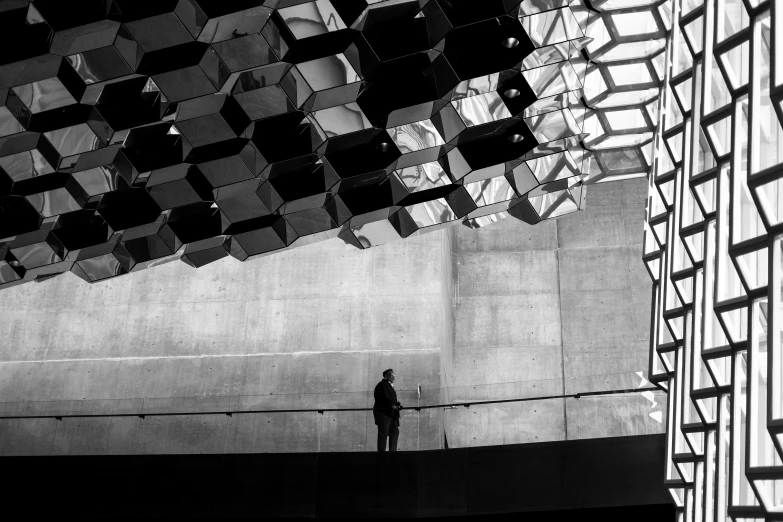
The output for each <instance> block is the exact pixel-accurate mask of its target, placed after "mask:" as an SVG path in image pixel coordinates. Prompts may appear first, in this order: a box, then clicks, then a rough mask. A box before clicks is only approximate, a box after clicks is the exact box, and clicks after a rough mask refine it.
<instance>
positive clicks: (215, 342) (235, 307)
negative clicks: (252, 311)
mask: <svg viewBox="0 0 783 522" xmlns="http://www.w3.org/2000/svg"><path fill="white" fill-rule="evenodd" d="M246 310H247V305H246V303H244V302H241V301H231V302H228V303H219V302H208V301H205V302H194V303H178V304H177V305H176V306H171V305H168V304H163V303H152V304H149V305H146V306H135V307H132V308H131V309H130V312H129V317H128V323H127V328H126V331H125V335H124V352H125V353H126V355H130V354H133V355H134V356H141V357H143V356H155V355H158V356H162V355H165V356H171V355H211V354H215V353H234V354H237V353H242V352H243V349H244V343H245V322H246V320H247V318H246Z"/></svg>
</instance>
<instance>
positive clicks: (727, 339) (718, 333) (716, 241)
mask: <svg viewBox="0 0 783 522" xmlns="http://www.w3.org/2000/svg"><path fill="white" fill-rule="evenodd" d="M771 4H772V2H769V1H761V0H751V1H743V0H723V1H714V0H705V1H703V2H702V1H695V0H688V1H681V0H673V1H672V2H670V8H671V12H672V20H673V23H672V31H671V35H670V37H669V39H668V44H667V51H666V66H665V67H666V69H665V73H666V82H665V89H663V93H662V97H661V98H662V99H661V104H660V113H661V119H660V122H659V126H658V129H657V133H656V136H655V165H654V168H653V170H652V173H651V175H650V177H649V182H650V190H649V198H648V208H647V222H646V230H645V243H644V261H645V263H646V266H647V268H648V270H649V272H650V275H651V277H652V278H653V281H654V285H653V286H654V302H653V307H654V310H655V313H654V317H653V321H652V325H651V328H652V331H651V333H652V336H651V337H652V343H651V351H650V374H651V379H652V380H653V381H657V382H659V383H660V384H661V385H662V386H665V387H667V388H668V390H669V393H668V400H669V404H668V420H667V429H668V442H667V444H668V448H667V467H666V477H665V479H666V483H667V484H668V486H669V488H670V491H671V493H672V497H673V499H674V501H675V503H676V504H677V506H678V508H679V517H680V520H716V521H725V520H729V519H732V520H781V518H780V517H781V516H782V514H783V460H782V458H783V365H782V364H781V361H783V358H781V355H783V354H782V353H781V335H783V323H782V322H781V317H780V316H781V312H783V306H782V305H783V301H782V300H781V285H782V284H783V274H782V267H781V262H782V261H783V258H782V256H781V249H783V190H781V189H782V188H783V128H782V127H781V121H783V111H781V100H783V74H781V73H783V71H781V70H780V68H779V67H780V63H779V62H780V57H781V56H783V42H781V39H780V38H775V37H774V36H775V34H776V29H778V28H779V27H777V24H779V23H780V21H779V20H780V12H779V10H780V7H781V6H780V5H779V3H775V5H774V6H772V5H771ZM776 11H777V15H776V14H775V12H776ZM778 34H779V33H778Z"/></svg>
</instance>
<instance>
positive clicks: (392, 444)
mask: <svg viewBox="0 0 783 522" xmlns="http://www.w3.org/2000/svg"><path fill="white" fill-rule="evenodd" d="M399 437H400V427H399V426H397V423H396V422H392V423H391V426H390V427H389V451H397V439H398V438H399Z"/></svg>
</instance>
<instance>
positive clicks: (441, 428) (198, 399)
mask: <svg viewBox="0 0 783 522" xmlns="http://www.w3.org/2000/svg"><path fill="white" fill-rule="evenodd" d="M601 377H603V378H602V379H598V380H596V379H593V380H592V381H591V386H590V388H588V389H585V388H586V387H585V386H583V385H582V386H578V387H576V386H573V385H569V384H566V386H565V387H564V385H563V381H562V380H560V379H550V380H538V381H525V382H513V383H498V384H487V385H474V386H460V387H451V388H429V389H427V388H423V389H418V388H417V389H414V390H411V389H407V390H405V389H400V390H398V391H397V395H398V398H399V400H400V402H402V404H403V406H404V408H403V410H402V411H401V436H400V446H399V449H400V450H401V451H411V450H427V449H442V448H445V447H451V448H454V447H471V446H490V445H497V444H518V443H527V442H543V441H555V440H566V439H578V438H597V437H608V436H617V435H641V434H650V433H662V432H663V431H664V428H665V426H664V425H663V422H665V421H664V420H663V419H664V418H665V415H663V414H662V412H664V411H665V409H666V398H665V394H664V392H663V391H661V390H659V389H657V388H655V387H654V386H653V385H651V384H650V383H649V382H647V380H646V379H645V378H644V376H643V375H639V374H615V375H607V376H601ZM618 384H619V385H624V386H626V387H623V388H614V387H613V386H617V385H618ZM564 391H565V392H566V393H564ZM568 392H571V393H568ZM373 402H374V401H373V396H372V392H333V393H297V394H286V393H283V394H268V395H225V396H188V397H140V398H123V399H78V400H77V399H74V400H58V401H15V402H0V455H13V454H17V455H21V454H60V453H70V454H83V453H99V454H105V453H131V454H137V453H138V454H140V453H242V452H253V453H261V452H329V451H374V450H375V449H376V428H375V426H374V420H373V415H372V405H373Z"/></svg>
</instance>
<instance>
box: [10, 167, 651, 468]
mask: <svg viewBox="0 0 783 522" xmlns="http://www.w3.org/2000/svg"><path fill="white" fill-rule="evenodd" d="M644 194H645V191H644V183H643V180H639V181H631V182H620V183H611V184H606V185H599V186H596V187H591V188H590V191H589V195H588V210H587V211H586V212H583V213H580V214H577V215H574V216H567V217H564V218H561V219H560V220H558V221H553V222H547V223H542V224H540V225H538V226H536V227H530V226H527V225H524V224H523V223H520V222H518V221H516V220H513V219H506V220H504V221H502V222H500V223H498V224H495V225H493V226H490V227H487V228H485V229H481V230H478V231H474V230H468V229H466V228H464V227H456V228H454V229H451V230H446V231H441V232H436V233H431V234H425V235H422V236H419V237H415V238H411V239H408V240H405V241H400V242H395V243H391V244H389V245H385V246H382V247H378V248H373V249H370V250H367V251H359V250H356V249H354V248H353V247H349V246H347V245H345V244H343V243H342V242H341V241H340V240H337V239H334V240H328V241H325V242H320V243H316V244H313V245H310V246H307V247H302V248H297V249H294V250H292V251H289V252H285V253H281V254H277V255H272V256H269V257H265V258H262V259H259V260H255V261H250V262H248V263H239V262H237V261H235V260H233V259H230V258H229V259H224V260H221V261H219V262H217V263H214V264H212V265H208V266H206V267H203V268H201V269H198V270H194V269H192V268H190V267H188V266H186V265H185V264H184V263H179V262H176V263H170V264H167V265H163V266H159V267H155V268H153V269H150V270H147V271H142V272H139V273H134V274H130V275H128V276H123V277H120V278H117V279H114V280H111V281H107V282H104V283H99V284H95V285H87V284H85V283H84V282H83V281H81V280H79V279H77V278H76V277H75V276H72V275H70V274H65V275H63V276H60V277H57V278H54V279H52V280H50V281H46V282H44V283H41V284H28V285H22V286H18V287H14V288H11V289H8V290H5V291H3V292H2V295H0V298H1V299H0V339H1V340H2V342H0V402H2V403H3V404H0V409H2V410H3V411H6V412H19V411H27V412H39V413H63V412H68V411H76V410H78V411H101V412H112V413H118V412H119V413H141V412H152V411H169V412H170V411H178V412H192V413H194V414H193V415H188V416H179V417H145V418H143V419H142V418H139V417H122V418H120V417H116V418H103V419H68V418H66V419H63V420H62V421H58V420H55V419H21V420H2V419H0V454H30V453H166V452H224V451H227V452H242V451H254V452H255V451H363V450H366V449H373V447H374V437H375V427H374V425H373V423H372V418H371V415H369V414H367V413H365V412H333V413H330V412H326V413H324V414H323V415H321V414H318V413H291V414H288V413H286V414H283V413H267V414H243V415H235V416H233V417H227V416H226V415H199V414H198V412H202V411H222V410H223V409H226V408H229V407H230V408H232V409H237V408H244V409H254V408H255V409H263V408H266V407H270V406H271V407H286V408H318V407H347V408H350V407H367V406H371V404H372V399H371V391H372V389H373V387H374V385H375V383H376V382H377V381H378V380H379V379H380V373H381V371H382V370H383V369H385V368H388V367H394V368H395V371H396V373H397V374H398V376H399V377H398V381H397V383H396V385H397V388H398V390H399V391H400V395H401V400H402V401H403V403H406V404H412V403H414V402H415V401H416V400H417V396H416V391H415V390H416V389H417V387H418V386H419V385H420V386H421V387H422V388H423V389H424V398H423V399H422V400H423V401H430V402H440V401H442V400H444V399H449V400H459V399H460V398H461V397H470V398H487V399H497V398H516V397H534V396H545V395H553V394H554V395H559V394H563V393H574V392H578V391H586V390H596V389H616V388H628V387H635V386H636V385H638V384H639V380H638V378H636V377H635V376H634V374H633V373H632V372H635V371H643V370H646V368H647V362H646V355H645V354H646V352H647V347H648V343H647V324H648V322H647V319H648V316H649V290H650V283H649V278H648V277H647V275H646V273H645V272H644V268H643V266H642V262H641V231H642V218H643V211H644ZM629 325H631V327H629ZM608 374H612V375H611V376H609V375H608ZM447 387H448V389H449V391H448V393H445V392H442V391H439V389H443V388H447ZM658 402H659V403H660V402H662V401H661V400H660V399H659V401H658ZM659 408H660V407H659ZM650 409H651V405H650V403H649V402H647V399H644V398H642V397H640V396H638V395H635V396H632V397H627V396H623V397H614V398H601V399H580V400H579V401H578V402H575V401H574V400H569V401H568V402H564V401H563V399H553V400H546V401H535V402H526V403H517V404H513V405H504V406H502V407H501V406H498V407H495V406H492V407H489V406H487V407H481V408H473V409H471V410H465V409H463V408H460V409H457V410H445V411H443V410H422V412H421V413H418V412H415V411H405V412H404V415H405V416H404V417H403V426H404V429H403V432H404V436H403V437H402V438H401V447H402V449H430V448H437V447H441V446H442V445H443V444H445V442H446V441H445V440H444V435H445V436H446V437H448V444H449V446H450V447H455V446H466V445H487V444H500V443H515V442H529V441H540V440H559V439H565V438H575V437H601V436H611V435H621V434H638V433H649V432H660V431H662V430H663V426H662V425H660V424H657V423H656V422H655V421H653V420H652V419H651V418H650V417H649V412H650V411H651V410H650ZM597 419H598V420H597Z"/></svg>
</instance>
